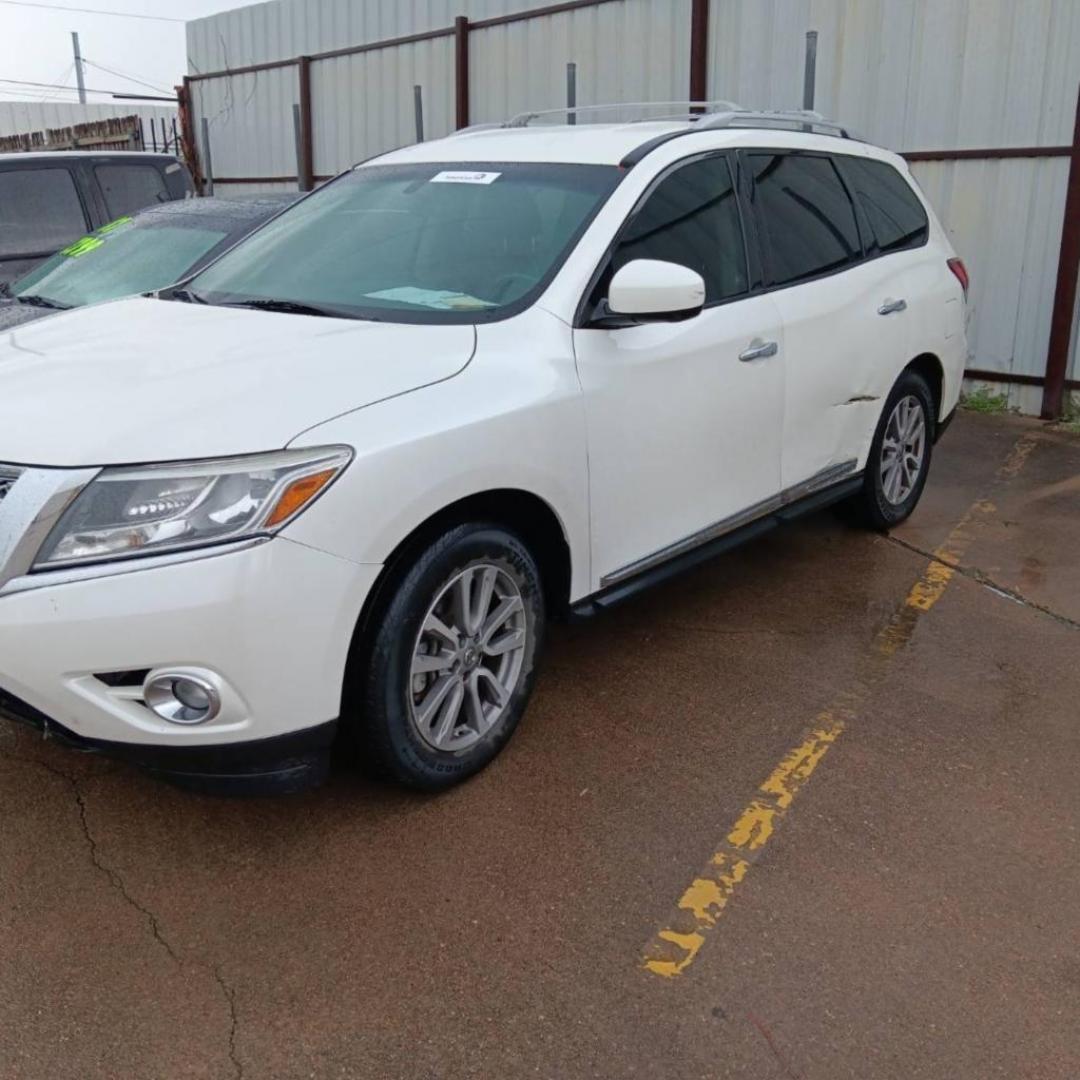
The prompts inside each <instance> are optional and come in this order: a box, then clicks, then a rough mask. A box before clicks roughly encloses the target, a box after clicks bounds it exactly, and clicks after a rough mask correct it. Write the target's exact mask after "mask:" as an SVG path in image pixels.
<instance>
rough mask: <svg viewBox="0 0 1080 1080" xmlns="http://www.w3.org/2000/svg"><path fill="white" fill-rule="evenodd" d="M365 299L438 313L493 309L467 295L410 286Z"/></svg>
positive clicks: (484, 302) (487, 304) (375, 293)
mask: <svg viewBox="0 0 1080 1080" xmlns="http://www.w3.org/2000/svg"><path fill="white" fill-rule="evenodd" d="M367 297H368V299H369V300H390V301H392V302H396V303H399V304H415V305H416V306H417V307H426V308H435V309H436V310H438V311H480V310H481V309H483V308H489V307H495V305H494V304H492V303H490V302H489V301H487V300H480V299H478V298H477V297H475V296H469V295H468V294H467V293H459V292H447V291H446V290H445V289H417V288H414V287H413V286H411V285H403V286H401V287H400V288H397V289H383V291H382V292H373V293H367Z"/></svg>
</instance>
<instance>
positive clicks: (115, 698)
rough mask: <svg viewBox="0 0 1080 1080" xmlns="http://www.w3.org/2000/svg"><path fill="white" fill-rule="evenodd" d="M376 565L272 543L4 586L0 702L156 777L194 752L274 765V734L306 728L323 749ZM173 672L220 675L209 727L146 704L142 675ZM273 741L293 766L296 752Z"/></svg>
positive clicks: (221, 760)
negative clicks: (167, 762) (176, 720)
mask: <svg viewBox="0 0 1080 1080" xmlns="http://www.w3.org/2000/svg"><path fill="white" fill-rule="evenodd" d="M379 569H380V568H379V567H378V566H372V565H365V564H359V563H354V562H350V561H349V560H346V559H341V558H339V557H337V556H334V555H329V554H327V553H325V552H322V551H316V550H314V549H313V548H310V547H307V546H305V545H302V544H298V543H295V542H293V541H290V540H289V539H287V538H286V537H277V538H275V539H273V540H268V541H265V542H262V543H259V544H256V545H254V546H249V547H245V548H243V549H237V550H231V551H230V550H226V549H221V550H220V551H218V552H214V551H213V549H207V550H206V551H204V552H201V553H200V557H193V558H187V559H185V560H182V561H172V562H167V563H159V562H157V561H156V560H146V561H142V562H137V561H134V560H132V561H131V562H129V563H126V564H120V563H116V564H111V565H109V566H106V567H101V568H100V569H99V571H98V573H99V574H100V575H101V576H89V577H87V576H84V575H86V574H87V573H91V574H93V573H94V571H89V572H88V571H82V572H81V574H74V575H73V574H72V573H71V572H69V573H68V574H65V573H64V572H62V571H61V572H57V573H52V574H48V575H40V576H36V575H35V576H34V577H33V578H22V579H17V580H15V581H12V582H9V583H8V585H7V586H5V588H4V589H3V590H2V591H0V694H2V695H3V696H4V697H0V705H2V704H3V702H4V698H6V700H7V703H8V706H9V708H11V709H14V711H17V712H18V713H19V715H20V716H21V718H23V719H29V720H31V721H32V722H36V723H37V724H38V726H39V727H41V726H44V720H45V718H48V720H49V721H50V722H51V723H50V725H49V728H50V730H53V731H55V732H56V734H57V735H58V736H60V737H62V738H64V739H65V740H66V741H68V742H71V743H74V744H76V745H79V746H81V747H82V748H84V749H92V750H98V751H104V752H108V753H112V754H114V755H116V756H122V757H127V758H129V759H133V760H140V761H142V762H143V763H145V764H147V765H148V766H149V767H150V768H153V769H156V770H158V771H165V770H163V769H162V766H161V762H162V761H163V760H164V758H163V757H162V756H161V755H162V754H164V753H172V754H175V755H178V756H175V757H173V759H172V760H173V761H175V762H179V763H180V765H181V769H180V770H179V771H181V772H182V771H183V770H184V768H186V767H187V766H188V765H190V764H191V763H192V762H196V763H197V762H198V760H199V759H200V756H201V757H202V758H205V759H206V760H209V761H211V762H214V761H217V762H218V764H221V765H222V766H223V768H224V771H225V772H229V771H232V772H242V771H243V770H242V769H239V768H238V763H242V761H243V760H244V758H245V756H247V757H250V756H251V755H254V756H255V757H256V758H260V759H265V760H268V759H266V755H265V754H264V751H265V750H266V749H267V747H268V746H269V745H270V744H269V743H268V742H267V741H268V740H277V739H283V738H286V739H287V737H291V736H295V735H296V733H297V732H305V731H308V732H310V731H311V730H312V729H316V730H322V731H323V734H321V735H314V736H312V738H313V739H314V743H315V744H317V745H316V746H315V748H316V749H321V748H323V744H324V743H326V732H327V731H331V732H332V727H333V724H334V722H335V721H336V719H337V716H338V713H339V711H340V707H341V688H342V681H343V677H344V673H345V665H346V658H347V655H348V650H349V645H350V642H351V640H352V634H353V630H354V627H355V625H356V620H357V618H358V616H359V614H360V611H361V608H362V606H363V603H364V599H365V598H366V596H367V594H368V591H369V590H370V588H371V586H372V584H373V583H374V581H375V578H376V577H377V575H378V572H379ZM118 571H122V572H118ZM169 667H188V668H191V667H194V668H199V669H202V670H205V671H208V672H211V673H213V674H214V676H215V677H217V678H218V679H219V680H220V683H221V685H222V688H223V691H222V703H223V704H222V710H221V713H220V714H219V715H218V716H217V717H216V718H215V719H214V720H212V721H209V722H207V723H204V724H198V725H190V726H187V725H177V724H172V723H169V722H168V721H166V720H163V719H161V718H160V717H158V716H157V715H156V714H155V713H153V712H152V711H151V710H150V709H149V708H148V707H147V706H146V705H145V704H144V703H143V701H142V699H141V696H140V693H139V687H140V685H141V679H140V677H139V675H138V673H139V672H141V671H147V670H155V669H160V668H169ZM118 672H132V673H134V674H133V675H131V676H124V677H117V678H113V674H114V673H118ZM102 675H105V676H106V677H107V678H106V680H102V678H101V676H102ZM300 742H303V739H302V738H301V739H300ZM260 744H262V745H261V746H260ZM280 745H281V746H284V747H285V748H286V753H285V754H284V757H285V758H288V757H289V756H290V752H291V750H290V744H289V743H288V741H286V742H285V743H282V744H280ZM326 745H328V743H327V744H326ZM229 747H232V748H233V749H231V750H229V752H228V753H224V752H223V751H224V750H225V749H226V748H229ZM271 750H272V751H273V748H271ZM185 755H187V757H185ZM206 755H209V757H208V758H207V757H206ZM215 755H216V756H215ZM271 756H273V753H271ZM201 768H202V766H201V765H197V767H194V768H193V769H191V770H190V771H192V772H198V771H199V769H201ZM173 771H175V770H173Z"/></svg>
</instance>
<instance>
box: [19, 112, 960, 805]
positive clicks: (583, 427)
mask: <svg viewBox="0 0 1080 1080" xmlns="http://www.w3.org/2000/svg"><path fill="white" fill-rule="evenodd" d="M830 132H831V133H830ZM966 285H967V276H966V273H965V271H964V268H963V264H962V263H961V262H960V261H959V260H958V259H956V258H955V256H954V253H953V251H952V249H951V248H950V246H949V243H948V240H947V239H946V237H945V234H944V232H943V231H942V229H941V226H940V225H939V224H938V223H937V222H936V221H935V219H934V215H933V213H932V212H931V211H930V208H929V206H927V204H926V201H925V199H924V198H923V197H922V195H921V194H920V193H919V191H918V189H917V188H916V187H915V186H914V185H913V183H912V181H911V178H910V176H909V175H908V171H907V168H906V166H905V164H904V162H903V161H902V160H901V159H900V158H899V157H897V156H896V155H895V154H892V153H889V152H887V151H885V150H880V149H877V148H875V147H873V146H869V145H867V144H865V143H862V142H859V141H856V140H854V139H851V138H845V137H842V136H841V135H840V134H837V133H836V132H835V131H834V129H833V128H832V127H830V126H827V125H823V124H821V123H820V122H818V121H816V120H814V121H811V119H810V118H809V117H808V116H796V117H794V120H793V118H792V117H791V116H787V117H778V116H776V115H774V114H770V115H766V114H744V113H728V114H706V115H704V116H701V117H691V118H689V119H687V120H685V121H663V122H646V123H631V124H618V125H599V124H588V125H586V124H581V125H578V126H571V125H567V126H561V125H559V126H556V125H541V126H529V125H527V124H526V125H519V126H505V127H499V128H493V129H486V130H474V131H468V132H464V133H461V134H458V135H455V136H452V137H450V138H447V139H442V140H440V141H437V142H429V143H424V144H422V145H418V146H412V147H409V148H407V149H403V150H398V151H395V152H393V153H390V154H387V155H384V156H383V157H380V158H378V159H377V160H375V161H373V162H370V163H366V164H364V165H362V166H360V167H357V168H355V169H352V170H350V171H348V172H347V173H345V174H344V175H342V176H340V177H338V178H337V179H336V180H334V181H333V182H331V183H329V184H327V185H326V186H325V187H323V188H322V189H321V190H319V191H317V192H315V193H314V194H312V195H310V196H309V197H308V198H306V199H304V200H302V201H301V202H299V203H297V204H296V205H295V206H294V207H292V208H291V209H289V210H287V211H285V213H283V214H282V215H280V216H278V217H277V218H276V219H274V220H273V221H271V222H270V223H269V224H267V225H266V226H264V227H263V228H262V229H260V230H259V231H258V232H257V233H255V234H254V235H253V236H251V237H249V238H248V239H247V240H245V241H244V242H242V243H241V244H240V245H239V246H238V247H236V248H234V249H233V250H232V251H230V252H229V253H227V254H225V255H224V256H222V257H221V258H220V259H219V260H218V261H217V262H215V263H214V264H212V265H211V266H210V267H209V268H207V269H205V270H203V271H201V272H200V273H199V274H198V275H196V276H195V277H194V278H192V279H191V280H189V281H187V282H185V283H184V284H183V285H182V287H178V288H174V289H172V290H167V291H166V292H164V293H162V294H161V295H160V297H158V298H152V297H148V298H142V299H133V300H124V301H118V302H115V303H109V304H104V305H101V306H98V307H95V308H89V309H84V310H81V311H77V312H71V313H65V314H61V315H58V316H56V317H54V318H52V319H48V320H45V321H43V322H41V323H38V324H35V325H32V326H29V327H26V328H23V329H17V330H14V331H12V332H11V333H9V334H7V335H5V336H3V337H0V388H2V392H0V462H2V463H3V464H0V500H2V501H0V705H2V706H3V707H4V708H6V709H7V711H9V712H13V713H15V714H16V715H18V716H20V717H22V718H24V719H27V720H30V721H31V722H33V723H36V724H37V725H38V726H39V727H44V728H46V729H47V730H49V731H51V732H52V733H53V734H55V735H56V736H58V737H60V738H63V739H66V740H69V741H70V742H72V743H74V744H76V745H77V746H79V747H81V748H84V749H94V750H99V751H103V752H107V753H112V754H116V755H121V756H126V757H128V758H130V759H132V760H135V761H137V762H139V763H141V764H143V765H145V766H147V767H149V768H150V769H152V770H154V771H155V772H158V773H162V774H167V775H170V776H172V777H173V778H174V779H178V780H180V781H181V782H186V783H187V784H189V785H195V786H202V787H207V786H215V787H216V786H220V785H221V784H228V785H231V786H232V787H233V788H234V789H240V790H262V789H265V788H267V787H271V788H274V789H277V790H290V789H295V788H298V787H302V786H305V785H307V784H310V783H312V782H314V781H316V780H318V779H319V778H320V777H321V776H322V775H323V773H324V772H325V769H326V763H327V760H328V758H329V748H330V746H331V744H332V743H333V742H335V741H337V740H341V741H344V742H347V743H350V744H355V745H356V746H357V747H358V748H359V750H360V752H361V754H362V755H363V758H364V759H365V760H366V762H367V763H368V764H369V765H371V766H372V767H374V768H375V769H377V770H378V771H379V772H381V773H382V774H383V775H386V776H389V777H391V778H394V779H396V780H398V781H401V782H404V783H407V784H411V785H413V786H416V787H421V788H427V789H437V788H442V787H445V786H448V785H450V784H452V783H454V782H456V781H459V780H461V779H463V778H465V777H467V776H469V775H470V774H472V773H475V772H476V771H477V770H479V769H480V768H482V767H483V766H484V765H486V764H487V763H488V762H489V761H490V760H491V759H492V758H493V757H494V756H495V755H496V754H497V753H498V752H499V750H500V749H501V748H502V747H503V745H504V744H505V743H506V741H507V739H508V738H509V737H510V735H511V734H512V732H513V730H514V728H515V727H516V725H517V723H518V721H519V720H520V718H521V716H522V713H523V712H524V710H525V706H526V702H527V700H528V697H529V694H530V691H531V689H532V686H533V680H534V675H535V672H536V666H537V662H538V660H539V656H540V649H541V644H542V640H543V635H544V625H545V620H546V619H547V617H548V616H549V615H554V614H567V613H569V614H577V615H583V614H591V613H594V612H597V611H599V610H601V609H603V608H604V607H606V606H608V605H610V604H612V603H614V602H616V601H618V600H621V599H623V598H624V597H626V596H628V595H630V594H632V593H633V592H635V591H636V590H638V589H640V588H642V587H643V586H646V585H649V584H652V583H655V582H657V581H660V580H661V579H663V578H666V577H667V576H669V575H670V574H671V573H672V572H673V571H675V570H677V569H679V568H681V567H685V566H687V565H689V564H693V563H696V562H698V561H700V560H701V559H703V558H705V557H707V556H709V555H711V554H713V553H715V552H717V551H719V550H721V549H722V548H726V547H729V546H731V545H732V544H733V543H735V542H736V541H739V540H743V539H746V538H749V537H752V536H756V535H757V534H759V533H760V532H762V531H763V530H765V529H768V528H770V527H772V526H773V525H775V524H777V523H778V522H779V521H781V520H784V519H788V518H791V517H793V516H795V515H796V514H798V513H800V512H802V511H804V510H807V509H811V508H815V507H820V506H822V505H824V504H826V503H829V502H833V501H837V500H841V499H846V500H849V502H850V503H851V504H853V506H854V507H855V508H857V509H858V511H860V512H861V514H862V516H863V518H864V519H865V520H866V521H867V522H868V523H869V524H870V525H872V526H874V527H877V528H888V527H889V526H891V525H893V524H895V523H896V522H899V521H901V520H902V519H904V518H905V517H907V515H908V514H910V513H911V511H912V509H913V508H914V506H915V504H916V502H917V501H918V499H919V496H920V494H921V492H922V489H923V485H924V484H925V482H926V476H927V470H928V468H929V465H930V455H931V448H932V446H933V443H934V440H935V438H936V436H937V434H938V433H939V432H940V430H941V429H942V428H943V426H944V424H945V422H946V421H947V420H948V419H949V417H950V415H951V413H952V412H953V409H954V408H955V406H956V402H957V398H958V395H959V391H960V381H961V376H962V371H963V367H964V360H965V355H966V345H965V336H964V322H965V316H964V308H965V292H966Z"/></svg>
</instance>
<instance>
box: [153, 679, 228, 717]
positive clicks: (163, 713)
mask: <svg viewBox="0 0 1080 1080" xmlns="http://www.w3.org/2000/svg"><path fill="white" fill-rule="evenodd" d="M143 698H144V700H145V701H146V704H147V706H148V707H149V708H151V709H153V711H154V712H155V713H157V715H158V716H160V717H161V718H162V719H163V720H168V721H169V723H170V724H204V723H206V721H207V720H213V719H214V717H215V716H217V714H218V713H219V712H220V711H221V695H220V694H219V693H218V691H217V687H216V686H214V684H213V683H212V682H210V681H209V680H208V679H205V678H201V677H200V676H198V675H192V674H191V673H189V672H179V671H159V672H156V673H154V674H153V675H151V676H150V678H149V679H147V680H146V684H145V685H144V686H143Z"/></svg>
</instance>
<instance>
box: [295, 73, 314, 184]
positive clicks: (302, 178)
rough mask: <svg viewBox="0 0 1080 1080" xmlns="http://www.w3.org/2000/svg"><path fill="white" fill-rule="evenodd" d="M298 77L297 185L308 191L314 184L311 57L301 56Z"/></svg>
mask: <svg viewBox="0 0 1080 1080" xmlns="http://www.w3.org/2000/svg"><path fill="white" fill-rule="evenodd" d="M298 70H299V77H300V163H299V164H300V175H299V176H298V177H297V186H298V187H299V188H300V190H301V191H310V190H311V189H312V188H313V187H314V186H315V143H314V136H313V134H312V129H311V57H310V56H301V57H300V60H299V65H298Z"/></svg>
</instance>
